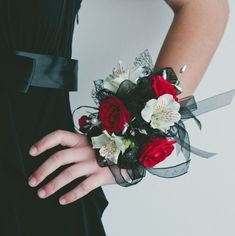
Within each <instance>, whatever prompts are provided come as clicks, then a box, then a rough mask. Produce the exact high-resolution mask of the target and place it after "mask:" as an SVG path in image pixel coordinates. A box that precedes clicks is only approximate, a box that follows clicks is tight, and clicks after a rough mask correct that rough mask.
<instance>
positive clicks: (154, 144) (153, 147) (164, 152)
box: [139, 137, 176, 167]
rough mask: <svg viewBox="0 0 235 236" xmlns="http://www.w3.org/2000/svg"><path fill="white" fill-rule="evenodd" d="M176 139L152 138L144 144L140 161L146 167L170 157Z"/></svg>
mask: <svg viewBox="0 0 235 236" xmlns="http://www.w3.org/2000/svg"><path fill="white" fill-rule="evenodd" d="M174 143H176V141H175V140H167V139H165V138H162V137H156V138H152V139H151V140H150V141H149V142H148V143H145V144H143V145H142V147H141V150H140V157H139V161H140V163H141V164H142V165H143V166H145V167H153V166H155V165H156V164H158V163H159V162H161V161H163V160H164V159H166V157H168V156H169V155H170V154H171V153H172V151H173V150H174V146H173V144H174Z"/></svg>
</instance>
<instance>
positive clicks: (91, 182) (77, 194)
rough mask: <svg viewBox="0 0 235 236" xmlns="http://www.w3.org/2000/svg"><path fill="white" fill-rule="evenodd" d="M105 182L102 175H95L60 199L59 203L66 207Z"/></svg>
mask: <svg viewBox="0 0 235 236" xmlns="http://www.w3.org/2000/svg"><path fill="white" fill-rule="evenodd" d="M103 182H104V178H103V176H102V175H100V174H93V175H91V176H89V177H88V178H86V179H85V180H84V181H82V182H81V183H80V184H79V185H77V187H75V188H74V189H72V190H71V191H69V192H67V193H66V194H64V195H63V196H61V197H60V198H59V202H60V204H61V205H65V204H68V203H71V202H74V201H76V200H78V199H79V198H82V197H83V196H85V195H86V194H88V193H89V192H91V191H92V190H94V189H95V188H97V187H99V186H101V185H102V184H103Z"/></svg>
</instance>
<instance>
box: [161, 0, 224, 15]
mask: <svg viewBox="0 0 235 236" xmlns="http://www.w3.org/2000/svg"><path fill="white" fill-rule="evenodd" d="M164 1H165V2H166V3H167V4H168V5H169V6H170V7H171V9H172V10H173V11H174V12H177V11H178V10H179V9H180V8H182V7H183V6H185V5H186V4H189V3H192V4H198V5H201V6H202V7H203V6H205V7H207V6H208V7H210V6H211V5H213V6H215V7H216V8H219V9H220V11H221V13H224V14H225V15H228V14H229V2H228V0H164Z"/></svg>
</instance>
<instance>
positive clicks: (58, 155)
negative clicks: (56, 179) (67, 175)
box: [52, 150, 64, 163]
mask: <svg viewBox="0 0 235 236" xmlns="http://www.w3.org/2000/svg"><path fill="white" fill-rule="evenodd" d="M63 159H64V150H62V151H58V152H56V153H55V154H54V155H53V156H52V160H53V161H55V162H58V163H63Z"/></svg>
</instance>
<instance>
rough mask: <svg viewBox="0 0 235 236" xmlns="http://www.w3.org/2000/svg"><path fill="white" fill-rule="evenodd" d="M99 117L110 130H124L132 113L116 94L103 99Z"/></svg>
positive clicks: (104, 126)
mask: <svg viewBox="0 0 235 236" xmlns="http://www.w3.org/2000/svg"><path fill="white" fill-rule="evenodd" d="M99 117H100V120H101V123H102V128H103V129H105V130H107V131H110V132H116V131H123V129H124V128H125V126H124V124H125V123H126V122H128V121H129V120H131V114H130V113H129V111H128V110H127V109H126V107H125V105H124V103H123V102H122V101H121V100H120V99H118V98H117V97H115V96H111V97H109V98H107V99H104V100H102V101H101V103H100V107H99Z"/></svg>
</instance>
